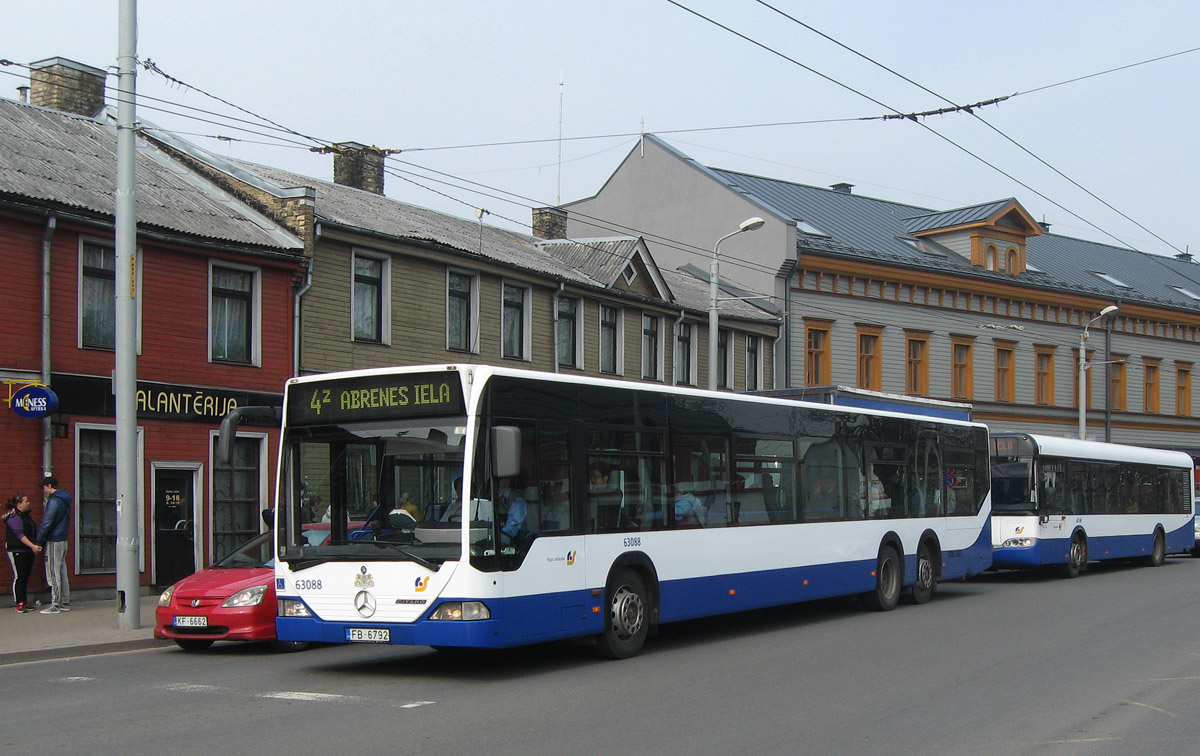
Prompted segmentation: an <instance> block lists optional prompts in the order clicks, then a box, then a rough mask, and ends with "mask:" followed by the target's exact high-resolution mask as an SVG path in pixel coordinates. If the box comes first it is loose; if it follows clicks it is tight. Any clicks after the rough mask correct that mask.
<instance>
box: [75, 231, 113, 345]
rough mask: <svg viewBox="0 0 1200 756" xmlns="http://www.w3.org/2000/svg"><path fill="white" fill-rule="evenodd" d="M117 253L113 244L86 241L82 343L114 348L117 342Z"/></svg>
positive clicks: (81, 292) (81, 293)
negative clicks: (109, 245)
mask: <svg viewBox="0 0 1200 756" xmlns="http://www.w3.org/2000/svg"><path fill="white" fill-rule="evenodd" d="M115 255H116V253H115V252H114V251H113V248H112V247H107V246H104V245H101V244H92V243H89V242H84V244H83V253H82V258H83V259H82V281H81V282H80V292H79V309H80V324H79V327H80V337H81V338H80V343H81V344H82V345H83V346H85V347H93V348H98V349H112V348H113V347H114V346H115V345H116V334H117V305H116V272H115V271H116V259H115Z"/></svg>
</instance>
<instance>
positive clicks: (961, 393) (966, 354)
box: [950, 336, 975, 400]
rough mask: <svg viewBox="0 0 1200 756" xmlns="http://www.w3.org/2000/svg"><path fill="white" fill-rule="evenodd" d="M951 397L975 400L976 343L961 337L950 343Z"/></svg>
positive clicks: (955, 337) (953, 339)
mask: <svg viewBox="0 0 1200 756" xmlns="http://www.w3.org/2000/svg"><path fill="white" fill-rule="evenodd" d="M950 397H951V398H952V399H968V400H970V399H974V398H975V342H974V340H972V339H969V338H964V337H961V336H954V337H951V341H950Z"/></svg>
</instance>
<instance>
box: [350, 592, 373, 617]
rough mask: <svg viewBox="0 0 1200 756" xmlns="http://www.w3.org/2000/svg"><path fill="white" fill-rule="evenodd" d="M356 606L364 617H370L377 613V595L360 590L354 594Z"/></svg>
mask: <svg viewBox="0 0 1200 756" xmlns="http://www.w3.org/2000/svg"><path fill="white" fill-rule="evenodd" d="M354 608H355V609H357V610H358V613H359V614H360V615H362V616H363V617H370V616H371V615H372V614H374V613H375V597H374V596H372V595H371V594H369V593H367V592H366V591H359V592H358V593H356V594H354Z"/></svg>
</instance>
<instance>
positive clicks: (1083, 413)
mask: <svg viewBox="0 0 1200 756" xmlns="http://www.w3.org/2000/svg"><path fill="white" fill-rule="evenodd" d="M1119 309H1121V308H1120V307H1118V306H1117V305H1109V306H1108V307H1105V308H1104V309H1103V310H1101V311H1100V314H1099V315H1097V316H1096V317H1094V318H1092V319H1091V320H1089V321H1088V322H1087V325H1085V326H1084V327H1083V333H1081V334H1079V392H1078V393H1079V438H1080V439H1081V440H1082V439H1086V438H1087V378H1086V376H1085V373H1084V371H1086V370H1087V368H1088V364H1087V358H1086V357H1085V355H1086V353H1087V339H1088V329H1089V328H1091V327H1092V323H1095V322H1096V321H1097V320H1101V319H1103V318H1105V317H1107V316H1109V315H1112V314H1113V313H1114V312H1116V311H1117V310H1119Z"/></svg>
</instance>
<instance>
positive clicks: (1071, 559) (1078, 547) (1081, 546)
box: [1058, 533, 1087, 578]
mask: <svg viewBox="0 0 1200 756" xmlns="http://www.w3.org/2000/svg"><path fill="white" fill-rule="evenodd" d="M1085 565H1087V541H1085V540H1083V536H1081V535H1079V534H1078V533H1076V534H1075V535H1073V536H1071V548H1070V549H1069V550H1068V551H1067V561H1066V564H1060V565H1059V566H1058V572H1059V574H1060V575H1062V576H1063V577H1066V578H1073V577H1079V573H1081V572H1083V569H1084V566H1085Z"/></svg>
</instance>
